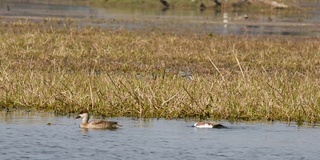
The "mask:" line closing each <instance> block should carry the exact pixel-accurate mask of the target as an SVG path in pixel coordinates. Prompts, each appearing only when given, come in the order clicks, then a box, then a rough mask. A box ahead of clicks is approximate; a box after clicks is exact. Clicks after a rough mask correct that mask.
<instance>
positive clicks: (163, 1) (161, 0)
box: [160, 0, 170, 8]
mask: <svg viewBox="0 0 320 160" xmlns="http://www.w3.org/2000/svg"><path fill="white" fill-rule="evenodd" d="M160 2H161V3H162V5H163V7H164V8H169V6H170V5H169V3H168V2H167V1H166V0H160Z"/></svg>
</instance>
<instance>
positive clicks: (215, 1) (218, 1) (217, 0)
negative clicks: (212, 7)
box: [213, 0, 221, 7]
mask: <svg viewBox="0 0 320 160" xmlns="http://www.w3.org/2000/svg"><path fill="white" fill-rule="evenodd" d="M213 1H214V3H216V7H221V2H220V0H213Z"/></svg>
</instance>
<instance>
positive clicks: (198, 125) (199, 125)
mask: <svg viewBox="0 0 320 160" xmlns="http://www.w3.org/2000/svg"><path fill="white" fill-rule="evenodd" d="M192 127H196V128H227V127H225V126H224V125H222V124H218V123H210V122H196V123H195V124H193V126H192Z"/></svg>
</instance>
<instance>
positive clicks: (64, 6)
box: [0, 0, 320, 36]
mask: <svg viewBox="0 0 320 160" xmlns="http://www.w3.org/2000/svg"><path fill="white" fill-rule="evenodd" d="M79 1H81V0H79ZM73 2H76V0H73V1H72V0H65V1H61V0H56V1H36V0H10V1H9V0H6V1H1V2H0V15H1V19H3V20H7V21H10V20H12V19H17V18H18V19H19V18H22V17H23V18H28V19H31V20H32V19H33V20H35V19H40V20H41V19H42V18H44V17H56V18H75V19H79V20H80V24H79V25H80V26H88V25H89V26H98V27H103V28H108V29H119V28H124V29H130V30H155V31H169V32H176V33H179V32H180V33H200V34H225V35H230V34H231V35H233V34H246V35H298V36H319V30H320V29H319V28H320V27H319V26H320V25H319V24H320V13H319V8H320V4H319V3H317V2H308V3H306V2H303V1H301V0H300V1H295V2H294V5H295V6H298V7H299V8H308V10H310V12H309V13H305V12H301V13H295V12H292V13H291V12H288V13H286V12H287V11H286V10H275V11H274V13H270V14H262V13H256V12H255V11H248V10H241V9H237V10H221V9H220V8H208V9H205V10H200V9H199V8H197V9H174V8H170V7H161V5H159V8H154V7H150V8H148V7H119V6H117V7H113V6H108V7H97V6H95V7H94V6H87V5H81V4H76V3H73ZM159 3H160V2H159Z"/></svg>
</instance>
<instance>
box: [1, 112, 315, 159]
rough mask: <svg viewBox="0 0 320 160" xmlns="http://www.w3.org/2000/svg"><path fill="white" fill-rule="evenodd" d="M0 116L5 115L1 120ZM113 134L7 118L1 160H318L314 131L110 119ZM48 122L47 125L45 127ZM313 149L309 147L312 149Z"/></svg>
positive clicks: (68, 121)
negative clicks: (115, 127)
mask: <svg viewBox="0 0 320 160" xmlns="http://www.w3.org/2000/svg"><path fill="white" fill-rule="evenodd" d="M3 115H6V117H4V116H3ZM110 120H114V121H118V122H119V123H120V124H122V125H123V127H122V128H120V129H118V130H82V129H80V128H79V127H78V125H79V123H80V122H79V121H78V120H75V119H74V118H73V117H61V116H60V117H58V116H54V115H53V114H48V113H25V112H20V113H19V112H11V113H4V112H2V113H1V117H0V124H1V125H0V130H1V131H0V133H1V138H0V159H3V160H4V159H62V158H63V159H66V158H67V159H70V158H72V159H133V160H134V159H137V160H138V159H139V160H141V159H155V160H157V159H273V158H274V159H317V158H318V157H319V156H320V153H319V151H318V148H319V147H320V146H319V143H318V142H319V140H320V137H319V134H320V129H319V128H317V127H316V128H309V127H300V128H299V127H297V126H295V125H291V126H288V125H286V124H282V123H275V124H261V123H252V124H246V123H239V124H230V123H228V122H223V124H225V125H227V126H228V127H229V128H228V129H197V128H193V127H190V126H191V125H192V124H193V121H184V120H163V119H160V120H156V119H148V120H142V119H132V118H110ZM48 122H50V123H52V125H47V123H48ZM311 146H312V147H311Z"/></svg>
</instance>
